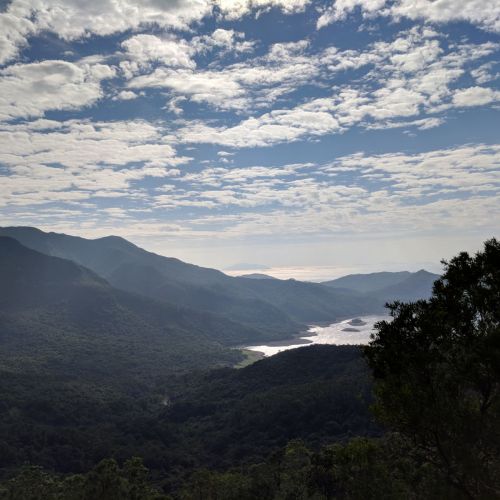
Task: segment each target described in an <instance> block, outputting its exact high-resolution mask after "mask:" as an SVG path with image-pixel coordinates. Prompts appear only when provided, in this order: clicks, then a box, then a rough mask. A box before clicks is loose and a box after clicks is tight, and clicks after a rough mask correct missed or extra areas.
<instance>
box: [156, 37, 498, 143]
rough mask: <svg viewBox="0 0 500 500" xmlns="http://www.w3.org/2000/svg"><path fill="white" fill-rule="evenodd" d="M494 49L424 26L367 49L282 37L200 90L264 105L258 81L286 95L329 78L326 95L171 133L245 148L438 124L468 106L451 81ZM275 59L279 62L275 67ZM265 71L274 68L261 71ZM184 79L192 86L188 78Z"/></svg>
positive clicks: (220, 100) (226, 100)
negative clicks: (358, 130)
mask: <svg viewBox="0 0 500 500" xmlns="http://www.w3.org/2000/svg"><path fill="white" fill-rule="evenodd" d="M497 50H498V46H497V45H495V44H493V43H490V42H486V43H482V44H460V45H453V46H451V47H449V48H448V47H446V45H445V44H444V43H440V40H439V38H438V36H437V35H436V34H435V33H434V32H432V31H431V30H428V29H425V28H412V29H410V30H407V31H406V32H403V33H399V34H398V35H397V36H396V37H395V38H394V39H393V40H392V41H387V42H376V43H373V44H371V45H369V46H368V47H366V48H365V49H364V50H363V51H353V50H346V51H340V50H338V49H336V48H334V47H329V48H327V49H325V50H323V51H322V52H320V53H319V54H313V55H310V54H308V53H307V51H308V43H307V42H306V41H302V42H300V43H293V44H278V46H276V45H275V46H273V47H271V49H270V50H269V52H268V54H266V55H265V56H263V57H259V58H255V59H253V60H251V61H246V62H245V63H241V64H235V65H231V66H229V67H226V68H225V69H223V70H221V72H220V73H219V74H218V75H217V76H215V78H217V77H220V78H222V77H223V78H225V79H226V81H227V83H226V87H225V88H224V92H225V93H226V94H225V95H224V96H222V95H220V92H221V90H220V89H219V88H217V89H207V91H206V94H205V95H204V96H202V97H201V98H202V99H203V100H204V101H205V102H210V103H211V104H212V105H215V106H221V107H222V106H230V105H231V106H233V107H234V108H236V109H247V108H248V107H249V106H250V105H253V109H255V108H258V107H259V106H258V105H256V104H257V103H259V102H260V104H261V106H262V107H264V106H266V105H267V106H270V105H271V104H272V103H273V99H272V98H269V97H268V99H267V100H264V101H259V95H260V94H259V92H260V90H261V87H260V83H259V82H261V81H266V83H267V84H270V85H272V86H271V87H270V88H267V89H262V90H263V92H264V91H265V92H267V93H268V94H269V93H270V94H271V96H272V95H273V92H275V93H276V95H277V96H279V97H280V98H281V99H282V98H283V97H284V95H285V94H286V93H287V92H291V91H292V89H297V88H300V87H302V86H304V85H306V84H309V85H317V86H318V87H320V88H321V89H325V88H328V86H330V87H331V88H332V91H331V92H330V93H327V92H325V91H323V93H324V94H326V95H325V96H324V97H315V98H309V99H304V102H303V103H299V104H296V102H297V101H295V106H293V107H291V108H286V107H282V108H278V109H274V110H272V111H269V112H266V113H261V114H260V115H254V116H252V117H249V118H245V119H242V120H241V121H240V122H239V123H237V124H232V125H225V124H222V125H217V123H216V122H215V123H214V122H213V121H212V122H210V123H204V122H203V121H192V122H190V123H186V124H185V125H184V126H181V127H180V128H179V129H178V130H177V131H176V132H174V133H175V134H176V135H177V137H178V138H179V140H180V141H181V142H189V143H196V142H199V143H209V144H220V145H222V146H230V147H239V148H241V147H263V146H271V145H274V144H277V143H282V142H293V141H297V140H304V139H307V138H314V137H315V136H321V135H326V134H332V133H341V132H343V131H345V130H347V129H349V128H351V127H354V126H361V127H364V128H367V129H382V128H396V127H416V128H418V129H421V130H424V129H428V128H432V127H436V126H438V125H441V124H442V123H443V122H444V120H445V117H444V116H435V115H436V114H438V113H440V114H443V113H444V112H445V111H447V110H450V109H452V108H454V107H461V106H463V98H462V97H461V96H462V94H461V92H462V90H460V89H456V88H454V86H455V85H456V82H457V81H458V80H459V78H460V77H461V76H462V75H464V73H465V72H466V68H467V69H468V70H469V71H471V69H472V68H473V67H474V64H477V62H476V61H481V59H482V58H484V57H487V56H489V55H491V54H493V53H495V52H496V51H497ZM275 60H276V61H279V62H277V63H276V66H274V67H273V65H272V64H273V63H272V61H275ZM350 70H358V73H357V74H358V78H357V79H354V80H352V81H351V80H349V79H347V80H346V79H345V78H343V79H342V80H341V81H342V83H340V84H337V85H336V84H335V82H336V79H337V77H338V75H339V73H343V72H346V71H350ZM360 70H363V73H362V74H363V76H362V77H359V75H360ZM268 73H269V74H270V75H271V74H272V76H270V77H269V78H264V76H263V75H266V76H267V74H268ZM198 76H199V77H200V79H201V81H205V80H208V81H210V80H209V79H208V78H207V75H206V74H203V73H201V74H198ZM342 77H344V75H342ZM146 78H149V76H147V77H146ZM186 81H187V82H188V84H187V89H189V88H190V87H189V78H187V79H186ZM215 81H217V80H215ZM164 84H165V83H163V85H164ZM181 88H182V87H181V83H180V80H179V81H178V84H177V89H179V91H182V90H181ZM184 92H186V89H184ZM481 92H482V96H481V98H482V100H483V101H484V100H485V99H486V100H489V101H490V100H491V99H493V98H494V96H495V95H496V94H494V93H493V94H492V93H491V92H489V93H488V95H486V91H481ZM457 93H458V94H457ZM193 95H195V94H193ZM454 95H457V96H458V97H456V98H454V97H453V96H454ZM465 95H467V93H466V94H465ZM276 98H278V97H276ZM210 99H211V101H210ZM470 102H471V105H474V103H476V104H480V103H481V102H482V101H481V100H480V99H478V98H477V99H476V100H475V101H472V100H470Z"/></svg>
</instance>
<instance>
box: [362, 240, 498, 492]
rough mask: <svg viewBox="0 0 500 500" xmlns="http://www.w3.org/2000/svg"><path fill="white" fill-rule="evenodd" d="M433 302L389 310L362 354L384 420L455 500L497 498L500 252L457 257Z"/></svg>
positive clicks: (494, 247) (488, 249)
mask: <svg viewBox="0 0 500 500" xmlns="http://www.w3.org/2000/svg"><path fill="white" fill-rule="evenodd" d="M445 265H446V272H445V273H444V275H443V276H442V278H441V279H440V280H438V281H437V282H436V283H435V286H434V291H433V295H432V298H431V299H430V300H429V301H420V302H417V303H410V304H402V303H394V304H392V305H390V309H391V315H392V317H393V320H392V321H391V322H381V323H379V324H378V327H377V328H378V333H377V335H376V336H375V338H374V340H373V341H372V343H371V344H370V346H369V347H368V348H367V349H366V356H367V359H368V361H369V364H370V366H371V367H372V369H373V371H374V375H375V378H376V394H377V405H376V410H377V413H378V415H379V416H380V417H381V418H382V420H383V421H384V422H386V423H387V424H388V425H389V426H390V427H391V428H393V429H396V430H399V431H400V432H402V433H403V434H404V435H406V436H408V437H409V438H411V439H412V440H413V441H414V443H415V449H416V450H417V451H418V452H419V453H421V454H423V455H424V456H425V457H426V458H427V460H428V461H430V462H432V463H433V464H435V465H436V466H437V467H438V468H439V469H440V470H441V472H442V475H443V477H445V478H446V479H447V480H448V481H449V482H450V484H452V485H454V486H455V487H456V489H457V492H458V493H457V494H461V495H464V496H465V497H467V498H497V497H498V496H500V459H499V456H500V432H499V427H498V423H499V422H500V307H499V304H500V243H499V242H498V241H496V240H490V241H487V242H486V243H485V246H484V250H483V251H481V252H479V253H478V254H477V255H475V256H474V257H471V256H470V255H468V254H467V253H461V254H459V255H458V256H457V257H455V258H453V259H452V260H451V261H450V262H449V263H445Z"/></svg>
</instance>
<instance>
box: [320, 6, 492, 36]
mask: <svg viewBox="0 0 500 500" xmlns="http://www.w3.org/2000/svg"><path fill="white" fill-rule="evenodd" d="M356 8H359V9H361V12H362V13H363V14H364V15H365V16H376V15H382V16H392V17H393V18H395V19H399V18H402V17H403V18H409V19H413V20H424V21H428V22H434V23H448V22H453V21H468V22H470V23H473V24H477V25H479V26H480V27H482V28H484V29H487V30H491V31H496V32H499V31H500V4H499V3H498V1H497V0H453V1H452V2H451V1H448V0H394V1H391V0H334V1H333V2H332V5H331V6H330V7H328V8H327V9H326V10H325V11H324V12H323V13H322V14H321V16H320V17H319V19H318V21H317V28H318V29H321V28H323V27H325V26H327V25H329V24H331V23H333V22H336V21H340V20H343V19H345V17H346V16H347V15H348V14H350V13H351V12H353V11H354V10H355V9H356Z"/></svg>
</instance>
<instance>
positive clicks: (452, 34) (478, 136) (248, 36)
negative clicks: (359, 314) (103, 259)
mask: <svg viewBox="0 0 500 500" xmlns="http://www.w3.org/2000/svg"><path fill="white" fill-rule="evenodd" d="M499 33H500V3H499V2H498V0H454V1H453V2H450V1H449V0H435V1H431V0H336V1H311V0H176V1H175V2H174V1H160V0H144V1H133V0H121V1H120V2H112V1H111V0H107V1H105V0H104V1H103V0H100V1H96V0H88V1H86V2H78V1H76V0H72V1H68V0H66V1H64V0H51V1H47V0H28V1H25V0H23V1H21V0H13V1H11V2H5V1H4V2H0V146H1V147H0V176H1V179H0V223H1V224H2V225H34V226H38V227H40V228H42V229H45V230H52V231H60V232H66V233H70V234H78V235H82V236H86V237H99V236H104V235H107V234H117V235H121V236H124V237H126V238H128V239H130V240H131V241H133V242H135V243H137V244H139V245H141V246H144V247H145V248H148V249H151V250H154V251H157V252H158V253H162V254H165V255H172V256H176V257H179V258H181V259H184V260H187V261H191V262H195V263H198V264H201V265H208V266H213V267H218V268H225V267H229V266H234V264H237V263H239V262H246V263H251V264H259V265H262V267H263V268H264V267H266V268H270V271H269V272H271V273H274V274H275V275H276V276H280V277H290V276H294V277H298V278H303V279H321V278H329V277H334V276H338V275H341V274H344V273H347V272H364V271H373V270H381V269H392V270H399V269H418V268H419V267H427V268H430V269H431V270H438V269H439V260H440V258H442V257H450V256H452V255H453V254H455V253H456V252H457V251H459V250H462V249H468V250H476V249H479V247H480V246H481V243H482V241H483V240H484V239H485V238H487V237H492V236H495V235H496V236H498V229H499V223H498V221H499V220H500V196H499V191H500V174H499V171H500V142H499V130H500V127H499V125H500V120H499V107H500V106H499V105H500V89H499V78H500V64H499V57H498V54H499V48H500V39H499V36H498V35H499ZM241 267H244V266H241ZM252 267H254V266H252ZM241 271H244V269H241Z"/></svg>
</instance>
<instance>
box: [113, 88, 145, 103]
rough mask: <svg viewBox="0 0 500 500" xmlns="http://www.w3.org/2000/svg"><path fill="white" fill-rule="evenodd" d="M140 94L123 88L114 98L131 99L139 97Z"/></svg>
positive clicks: (118, 99) (119, 99) (120, 99)
mask: <svg viewBox="0 0 500 500" xmlns="http://www.w3.org/2000/svg"><path fill="white" fill-rule="evenodd" d="M138 97H139V96H138V95H137V94H136V93H135V92H132V91H130V90H122V91H121V92H118V94H117V95H116V96H115V97H114V98H113V99H115V100H117V101H130V100H132V99H137V98H138Z"/></svg>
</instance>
